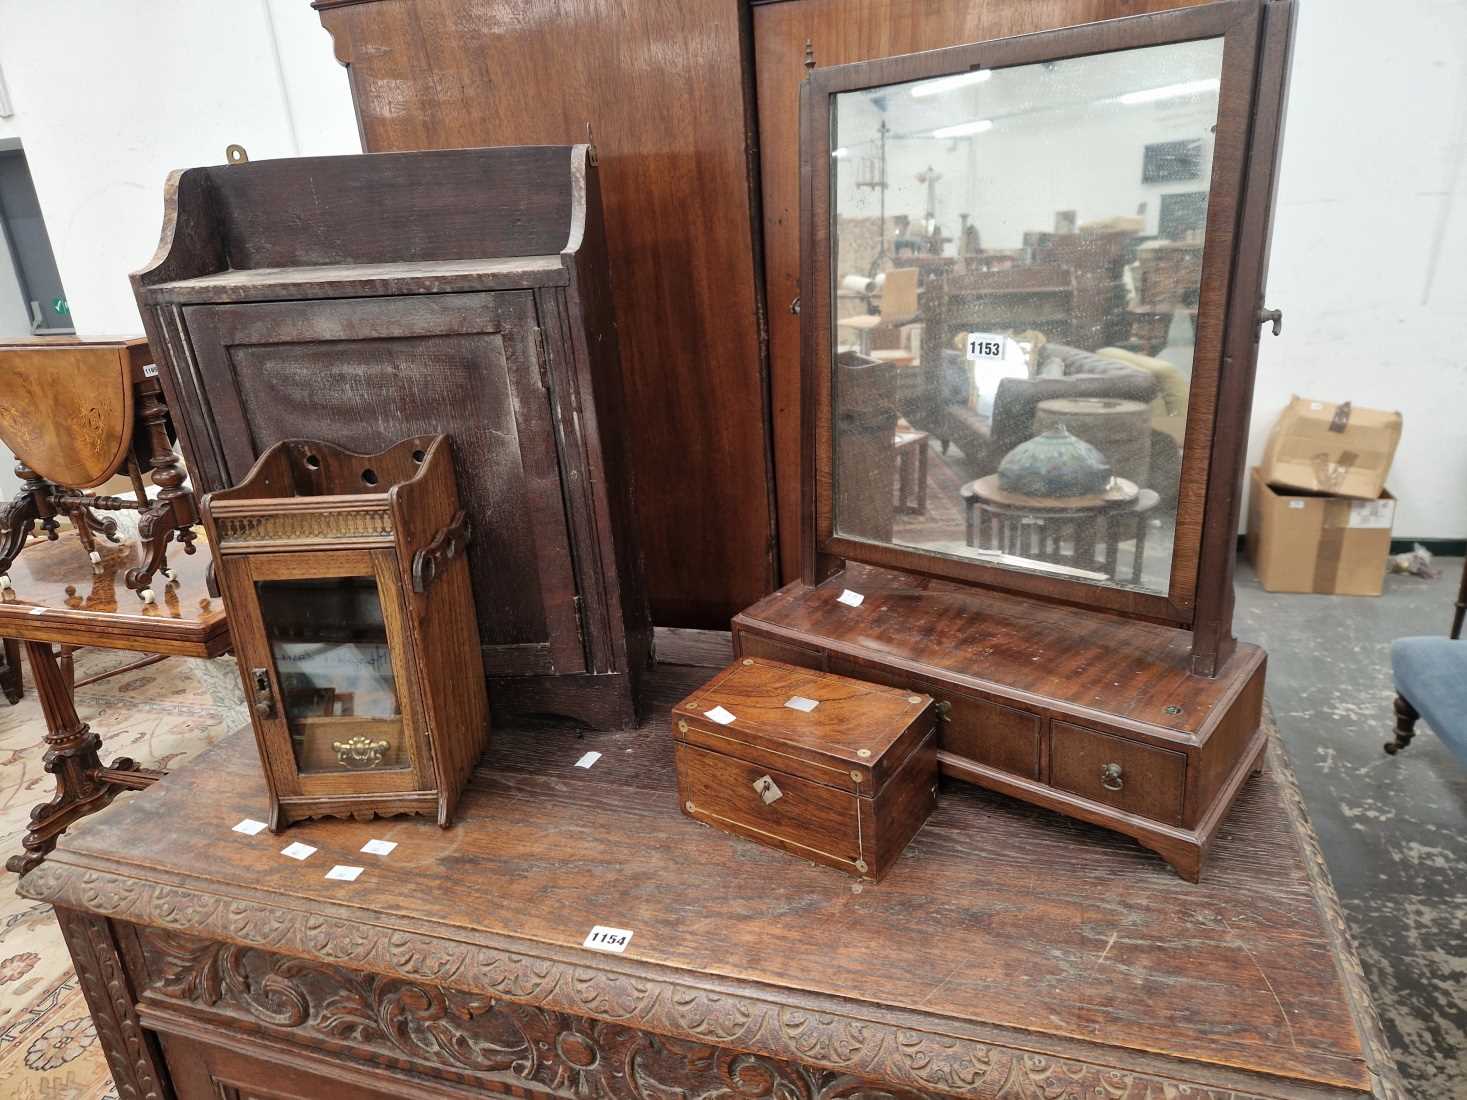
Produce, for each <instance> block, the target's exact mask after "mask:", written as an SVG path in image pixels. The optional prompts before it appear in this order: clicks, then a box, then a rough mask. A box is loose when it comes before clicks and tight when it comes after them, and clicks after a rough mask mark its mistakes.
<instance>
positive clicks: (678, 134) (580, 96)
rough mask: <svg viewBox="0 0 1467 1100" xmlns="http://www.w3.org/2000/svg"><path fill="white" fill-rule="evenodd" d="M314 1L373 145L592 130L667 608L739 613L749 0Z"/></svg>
mask: <svg viewBox="0 0 1467 1100" xmlns="http://www.w3.org/2000/svg"><path fill="white" fill-rule="evenodd" d="M316 6H317V7H318V8H319V9H321V20H322V23H323V24H325V26H326V28H327V30H329V31H330V32H331V34H332V37H333V39H334V41H335V45H336V55H337V57H338V58H339V59H340V60H341V61H342V62H343V63H345V64H346V65H348V67H349V69H350V76H351V86H352V93H353V98H354V100H355V102H356V108H357V117H358V120H359V122H360V126H361V131H362V138H363V145H364V147H365V148H366V149H368V150H369V151H374V152H376V151H383V150H404V149H434V148H446V147H463V146H479V145H513V144H522V143H535V142H569V141H584V140H587V139H588V134H589V135H590V137H591V139H592V140H594V142H595V144H596V147H597V151H598V155H599V161H600V173H601V188H602V193H603V197H604V200H605V207H606V237H607V243H608V245H609V256H610V260H611V282H612V290H613V295H614V301H615V307H616V319H617V327H618V340H619V343H620V346H621V364H622V368H623V372H624V378H625V382H626V391H627V402H628V406H629V408H630V409H631V410H632V415H633V417H634V418H635V423H634V424H633V423H628V424H627V425H626V426H625V428H624V430H625V431H626V433H627V447H628V450H629V452H630V459H631V465H632V468H633V471H634V473H635V476H636V482H637V513H638V516H639V517H640V530H641V542H642V546H643V551H644V553H645V555H646V562H647V577H648V579H649V581H650V596H651V604H652V610H653V615H654V620H655V621H656V622H658V623H660V624H664V625H670V626H688V627H710V626H711V627H718V628H720V629H723V628H726V627H727V625H728V620H729V617H730V616H731V615H732V614H733V613H734V612H736V611H737V610H738V609H739V608H741V607H744V606H745V605H747V604H749V603H751V602H752V601H754V600H756V599H758V598H759V597H760V596H761V595H763V594H764V593H765V592H768V591H769V590H771V589H772V588H773V587H774V586H775V583H776V576H775V570H774V561H773V542H774V528H773V515H772V510H773V509H772V497H771V494H772V490H771V488H770V485H771V476H772V472H771V470H770V468H769V460H768V437H767V429H766V424H767V416H766V412H765V399H764V374H763V365H762V364H763V355H762V336H761V328H762V324H763V320H762V308H763V302H762V300H761V299H760V297H759V295H758V293H757V287H758V271H757V270H756V263H757V260H756V235H757V234H756V227H755V225H754V213H753V211H754V209H755V202H756V191H757V181H754V180H752V179H751V173H752V172H753V170H754V169H753V164H754V161H753V159H752V158H751V156H750V144H751V139H750V134H749V131H750V130H751V129H752V126H753V123H752V111H751V109H750V107H749V106H748V105H746V102H745V81H746V74H745V69H744V65H743V57H744V49H745V44H744V40H743V37H742V33H741V31H742V26H743V22H744V20H745V19H746V18H747V16H746V13H745V11H744V9H743V7H742V5H741V4H739V3H738V2H737V0H683V2H681V3H670V2H667V0H638V2H636V3H617V4H607V3H603V2H602V0H567V2H565V3H562V4H560V5H558V6H557V7H556V8H555V9H554V16H553V17H550V16H549V15H548V14H547V15H546V16H545V17H539V16H532V15H530V14H529V13H528V9H523V10H522V9H521V8H520V7H519V6H517V5H470V4H466V3H464V2H463V0H411V2H409V0H377V2H372V3H354V4H345V5H342V4H335V3H331V2H330V0H327V2H323V3H318V4H317V5H316ZM617 430H623V427H622V426H621V425H618V426H617Z"/></svg>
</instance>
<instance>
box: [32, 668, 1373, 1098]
mask: <svg viewBox="0 0 1467 1100" xmlns="http://www.w3.org/2000/svg"><path fill="white" fill-rule="evenodd" d="M706 675H707V671H706V670H697V669H693V670H689V669H679V670H674V671H671V672H669V671H668V670H661V671H659V672H658V674H657V675H656V676H655V677H654V679H653V681H652V682H651V684H650V685H649V687H650V695H651V696H652V698H651V699H650V700H649V702H651V703H652V704H653V705H654V707H655V712H656V713H657V714H659V715H663V716H665V714H666V710H667V706H668V705H669V704H670V703H671V702H672V701H673V700H675V699H677V698H679V697H680V696H681V695H683V694H685V693H686V692H687V691H689V690H690V689H691V688H692V687H693V686H695V685H696V683H697V682H698V681H699V679H701V678H705V677H706ZM557 732H558V731H550V732H547V731H546V730H545V729H544V728H541V729H540V730H538V731H537V732H536V733H534V734H533V735H531V734H522V733H516V732H513V731H509V732H506V731H502V730H496V733H495V744H494V749H493V750H492V753H491V755H490V756H489V757H488V758H487V762H486V764H485V765H484V766H481V768H480V770H479V772H478V773H477V774H476V777H475V780H474V781H473V782H472V783H471V784H470V786H469V788H468V789H467V790H466V791H465V793H464V798H463V801H462V802H461V803H460V813H459V818H460V820H459V823H458V824H457V825H455V826H454V828H452V829H450V830H447V831H441V830H439V829H437V828H436V827H434V826H433V824H432V823H431V822H427V821H422V820H418V819H398V820H394V821H391V822H375V823H358V822H352V821H329V822H309V823H304V824H301V825H298V826H296V827H295V828H293V829H292V833H291V839H292V840H300V841H304V842H305V843H307V844H310V845H313V846H315V847H317V848H318V849H319V851H318V852H317V853H316V854H315V855H314V856H312V857H310V858H309V859H308V860H306V861H305V862H303V863H298V862H296V861H295V860H291V859H286V858H284V857H283V856H281V855H280V854H279V849H280V847H281V846H282V843H283V841H282V840H281V839H280V838H272V837H270V836H269V835H268V834H260V835H259V836H256V837H245V836H242V835H241V834H238V833H233V832H231V831H230V829H231V826H233V825H234V824H235V823H236V822H238V821H239V820H240V819H241V818H243V817H250V816H257V815H259V814H260V813H261V812H263V808H264V806H265V804H266V798H265V789H264V783H263V780H262V779H261V778H260V776H259V770H258V764H257V762H256V759H255V754H254V750H253V746H252V745H251V743H250V739H249V735H248V733H247V732H246V733H244V734H242V735H236V736H234V737H231V738H228V739H226V740H225V741H224V742H222V743H220V744H219V745H217V746H216V747H215V748H213V749H211V750H209V751H208V752H207V753H205V754H204V755H201V756H200V757H199V759H198V761H197V762H196V763H195V764H194V765H193V766H191V767H190V768H188V769H186V770H184V771H182V772H178V773H174V774H172V775H169V776H167V777H166V778H165V779H163V780H162V781H161V782H159V783H158V784H156V785H155V786H154V787H152V788H151V789H150V790H148V791H146V792H144V793H141V794H138V795H136V796H133V797H132V798H131V799H130V800H128V801H126V802H119V803H116V804H114V805H113V806H112V807H110V808H109V809H108V810H106V811H104V812H102V813H100V814H97V815H94V816H92V817H90V818H88V819H86V820H85V821H83V822H81V823H79V824H78V825H77V826H76V827H75V828H74V829H73V830H72V831H71V832H69V833H68V834H67V836H66V837H65V838H64V841H63V843H62V845H61V846H60V847H59V849H58V850H57V851H56V852H55V853H54V854H53V855H52V856H51V857H50V858H48V859H47V860H46V862H45V863H43V864H41V865H40V866H39V867H38V868H36V869H35V870H33V871H32V872H31V873H30V874H28V875H27V876H25V878H23V879H22V880H21V891H22V893H24V894H25V895H27V896H29V897H32V898H38V899H44V900H46V901H50V902H52V903H53V904H54V905H55V906H56V912H57V916H58V918H59V919H60V921H61V925H62V928H63V930H64V931H65V934H66V939H67V942H68V944H69V945H70V948H71V952H72V955H73V958H74V960H75V962H76V966H77V971H78V974H79V975H80V978H81V983H82V987H83V990H84V991H85V994H86V997H87V1000H88V1003H89V1005H90V1006H91V1009H92V1014H93V1017H94V1019H95V1020H96V1024H97V1032H98V1035H99V1036H100V1038H101V1041H102V1044H103V1047H104V1049H105V1050H106V1051H107V1054H108V1058H109V1061H110V1064H111V1067H112V1071H113V1074H114V1076H115V1078H116V1082H117V1086H118V1091H119V1095H121V1096H123V1097H128V1098H152V1097H156V1098H159V1100H163V1098H167V1097H177V1098H178V1100H195V1098H202V1097H211V1098H215V1100H217V1098H219V1097H226V1098H239V1097H251V1098H258V1100H267V1098H268V1100H283V1098H286V1097H290V1098H297V1100H298V1098H301V1097H311V1098H312V1100H325V1098H336V1097H347V1096H350V1097H370V1098H376V1097H384V1098H385V1097H393V1098H401V1097H406V1096H411V1097H467V1096H470V1095H475V1096H477V1095H483V1094H484V1093H485V1092H486V1091H487V1092H490V1093H499V1094H509V1095H513V1096H518V1097H567V1098H577V1100H595V1098H602V1097H605V1098H615V1100H633V1098H638V1100H671V1098H672V1097H677V1096H689V1097H700V1098H708V1100H712V1098H720V1100H732V1098H735V1097H739V1096H744V1097H779V1098H781V1100H825V1098H832V1100H833V1098H850V1100H855V1098H862V1100H865V1098H874V1097H903V1098H906V1097H928V1096H940V1095H941V1096H962V1097H972V1098H978V1100H981V1098H997V1097H1016V1098H1022V1100H1039V1098H1055V1100H1058V1098H1073V1100H1079V1098H1091V1097H1096V1098H1104V1100H1163V1098H1170V1097H1184V1096H1185V1097H1189V1098H1192V1100H1234V1098H1243V1097H1276V1098H1284V1097H1290V1098H1305V1097H1309V1098H1316V1097H1363V1096H1376V1097H1386V1098H1390V1097H1399V1096H1401V1095H1402V1094H1401V1093H1400V1091H1399V1087H1398V1085H1396V1083H1395V1078H1394V1071H1393V1069H1392V1067H1391V1064H1390V1059H1389V1057H1388V1055H1387V1054H1386V1053H1385V1052H1384V1049H1383V1047H1382V1043H1381V1037H1380V1029H1379V1024H1378V1022H1377V1020H1376V1018H1375V1013H1374V1010H1373V1008H1372V1007H1371V1005H1370V1001H1369V999H1368V997H1367V996H1366V994H1365V991H1364V985H1363V979H1362V977H1361V973H1360V968H1359V962H1358V961H1357V959H1356V956H1355V953H1354V951H1353V949H1352V948H1351V947H1350V945H1349V942H1348V939H1347V937H1346V934H1345V931H1344V925H1343V922H1342V920H1341V915H1340V910H1339V906H1338V903H1337V901H1336V900H1335V896H1334V892H1333V890H1332V889H1331V887H1330V885H1329V882H1328V879H1327V877H1326V875H1325V873H1324V869H1323V862H1322V859H1321V856H1320V853H1319V849H1318V846H1317V843H1316V841H1315V839H1314V836H1313V833H1312V832H1311V831H1310V829H1309V826H1308V824H1307V823H1306V822H1305V820H1304V817H1303V810H1302V805H1301V803H1300V800H1299V793H1298V789H1297V787H1296V786H1295V784H1294V781H1293V777H1292V772H1291V771H1290V770H1289V766H1288V763H1287V761H1286V760H1284V758H1283V756H1282V754H1281V753H1279V752H1278V751H1277V749H1273V750H1271V751H1272V752H1273V759H1272V760H1271V766H1270V768H1269V769H1268V771H1267V772H1266V774H1265V775H1264V776H1263V777H1261V778H1260V779H1259V780H1258V781H1257V782H1255V783H1252V784H1250V785H1249V786H1248V788H1247V790H1246V791H1245V792H1244V794H1243V795H1242V797H1241V799H1240V801H1239V804H1238V808H1237V811H1236V812H1235V813H1234V814H1233V816H1232V817H1231V818H1230V819H1229V823H1228V826H1227V828H1226V829H1225V830H1224V831H1223V834H1222V835H1221V836H1220V837H1219V839H1218V842H1217V848H1216V850H1215V852H1214V856H1213V866H1214V868H1215V869H1214V871H1213V873H1212V874H1211V875H1209V879H1208V881H1207V882H1204V883H1203V884H1202V885H1200V886H1189V885H1187V884H1184V883H1182V882H1180V881H1179V880H1177V879H1176V878H1175V876H1173V875H1172V874H1171V873H1170V872H1169V871H1168V870H1166V869H1165V868H1164V867H1162V866H1160V865H1159V864H1157V863H1156V862H1155V861H1153V860H1151V859H1150V858H1149V857H1148V856H1147V855H1146V854H1145V853H1143V852H1141V851H1139V850H1138V849H1137V848H1135V846H1134V845H1132V844H1130V843H1129V842H1128V841H1127V840H1125V839H1124V838H1121V837H1117V836H1115V835H1113V834H1109V833H1105V832H1101V831H1099V830H1094V829H1092V828H1091V827H1089V826H1086V825H1083V824H1079V823H1076V822H1073V821H1068V820H1064V819H1059V818H1056V817H1054V816H1052V815H1048V814H1046V813H1044V811H1042V810H1038V809H1035V808H1033V807H1028V806H1025V805H1022V804H1020V803H1018V802H1015V801H1012V800H1009V799H1007V798H1005V797H1003V796H1001V795H997V794H994V793H992V792H988V791H983V790H979V789H976V788H972V787H968V786H966V785H962V784H956V785H954V786H952V787H951V788H949V789H947V790H945V791H944V792H943V796H942V799H941V801H940V802H939V805H938V808H937V810H936V811H935V812H934V813H933V815H932V817H931V818H930V819H929V821H928V823H927V825H926V826H925V827H924V828H923V829H922V831H921V832H919V833H918V834H917V836H916V838H915V839H914V840H913V842H912V844H911V845H910V847H909V848H908V849H907V850H906V852H905V853H904V854H903V856H902V857H901V858H900V859H899V860H898V861H897V862H896V863H895V864H894V865H893V867H892V869H891V871H890V872H889V873H888V875H887V876H886V878H884V879H883V880H882V881H881V882H880V883H879V884H874V885H873V884H852V883H851V881H850V880H849V879H848V878H847V877H846V876H845V875H843V874H841V873H840V872H839V871H835V870H832V869H830V868H825V867H819V866H817V865H815V864H811V863H806V862H804V861H802V860H800V859H798V858H795V857H793V856H789V855H787V854H785V853H782V852H777V851H773V850H770V849H766V848H763V847H761V846H757V845H752V844H748V843H746V842H744V841H741V840H738V839H737V838H735V837H732V836H729V835H726V834H724V833H722V832H718V831H715V830H712V829H709V828H707V827H706V826H703V825H700V824H698V823H696V822H694V821H691V820H689V819H687V818H685V817H683V816H682V815H681V814H680V813H679V812H678V807H677V803H676V794H675V790H674V786H673V776H672V767H671V757H672V744H673V742H672V738H671V736H670V734H669V730H668V725H667V719H666V718H665V717H659V718H656V719H654V720H652V721H651V722H650V723H648V724H646V725H644V726H643V727H641V728H640V729H634V730H627V731H624V732H618V733H607V734H597V735H587V736H586V737H585V738H584V739H582V738H577V737H574V736H571V735H566V736H558V735H557ZM587 748H595V749H597V750H599V751H600V752H602V754H603V755H602V758H601V759H600V761H598V762H597V764H596V766H595V767H594V768H592V769H590V770H587V769H581V768H577V767H575V761H576V760H577V759H578V758H579V757H580V755H581V754H582V753H583V752H584V751H585V749H587ZM160 820H167V821H170V822H172V823H173V827H172V828H171V829H169V830H167V831H166V833H165V832H163V831H160V830H159V829H158V828H157V822H158V821H160ZM1079 831H1083V832H1085V833H1086V834H1087V835H1086V837H1085V840H1086V842H1085V843H1083V844H1077V843H1075V840H1076V837H1075V833H1076V832H1079ZM377 837H380V838H383V839H388V840H393V841H396V842H397V848H396V849H394V850H393V852H392V853H391V854H390V855H388V856H385V857H379V856H375V855H365V854H362V853H361V852H360V849H361V847H362V845H363V844H364V843H365V842H366V841H367V840H368V839H370V838H377ZM337 863H345V864H351V865H357V866H363V867H365V870H364V871H363V873H362V875H361V877H360V878H358V879H357V880H356V881H355V882H349V883H348V882H334V881H328V880H327V879H326V878H325V877H324V876H325V873H326V872H327V871H328V870H329V869H330V868H331V867H332V866H333V864H337ZM598 924H599V925H608V926H611V927H615V928H622V929H627V930H629V931H630V932H631V933H632V936H631V939H630V942H629V943H628V944H627V945H626V948H625V952H624V953H623V954H602V953H597V952H593V951H590V950H587V949H585V948H583V947H582V946H581V945H582V942H583V940H584V939H585V938H586V936H587V934H588V933H589V932H590V931H591V929H592V927H593V926H595V925H598Z"/></svg>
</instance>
